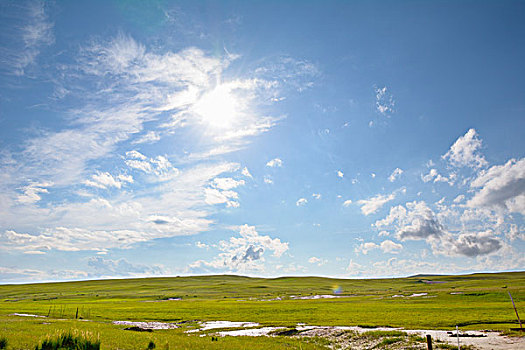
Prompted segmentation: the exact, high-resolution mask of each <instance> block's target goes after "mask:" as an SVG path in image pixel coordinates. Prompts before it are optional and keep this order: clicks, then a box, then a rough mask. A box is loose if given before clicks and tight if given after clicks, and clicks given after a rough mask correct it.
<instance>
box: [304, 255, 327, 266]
mask: <svg viewBox="0 0 525 350" xmlns="http://www.w3.org/2000/svg"><path fill="white" fill-rule="evenodd" d="M308 262H309V263H310V264H316V265H317V266H323V265H324V264H326V263H327V262H328V261H327V260H326V259H321V258H318V257H316V256H312V257H311V258H309V259H308Z"/></svg>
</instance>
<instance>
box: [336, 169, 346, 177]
mask: <svg viewBox="0 0 525 350" xmlns="http://www.w3.org/2000/svg"><path fill="white" fill-rule="evenodd" d="M337 176H339V177H340V178H341V179H342V178H343V177H344V176H345V174H343V172H342V171H341V170H337Z"/></svg>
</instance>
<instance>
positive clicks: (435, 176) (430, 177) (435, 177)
mask: <svg viewBox="0 0 525 350" xmlns="http://www.w3.org/2000/svg"><path fill="white" fill-rule="evenodd" d="M455 177H456V175H455V174H454V173H452V174H450V178H447V177H444V176H443V175H441V174H439V173H438V171H437V170H436V169H430V171H429V172H428V174H427V175H423V174H422V175H421V180H423V182H430V181H433V182H434V183H436V182H447V183H448V184H449V185H450V186H452V185H454V180H455Z"/></svg>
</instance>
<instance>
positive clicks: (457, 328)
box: [456, 325, 461, 350]
mask: <svg viewBox="0 0 525 350" xmlns="http://www.w3.org/2000/svg"><path fill="white" fill-rule="evenodd" d="M456 335H457V337H458V350H461V348H460V347H459V327H458V325H456Z"/></svg>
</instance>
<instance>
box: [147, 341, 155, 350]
mask: <svg viewBox="0 0 525 350" xmlns="http://www.w3.org/2000/svg"><path fill="white" fill-rule="evenodd" d="M156 347H157V346H156V345H155V343H154V342H153V340H150V341H149V344H148V350H152V349H155V348H156Z"/></svg>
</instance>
